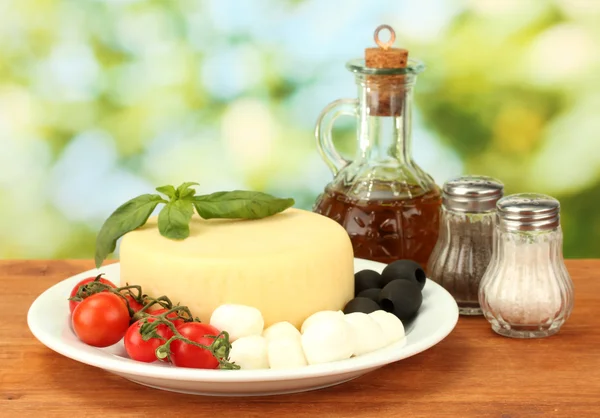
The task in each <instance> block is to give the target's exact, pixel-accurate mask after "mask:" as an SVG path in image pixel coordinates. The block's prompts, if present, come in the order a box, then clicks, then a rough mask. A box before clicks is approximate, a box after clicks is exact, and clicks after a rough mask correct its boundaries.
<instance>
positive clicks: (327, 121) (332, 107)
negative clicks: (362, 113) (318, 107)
mask: <svg viewBox="0 0 600 418" xmlns="http://www.w3.org/2000/svg"><path fill="white" fill-rule="evenodd" d="M340 116H354V117H356V118H358V100H357V99H339V100H336V101H334V102H331V103H329V104H328V105H327V106H326V107H325V108H324V109H323V111H322V112H321V114H320V115H319V117H318V119H317V126H316V128H315V138H316V139H317V149H318V150H319V153H320V154H321V157H322V158H323V160H324V161H325V163H326V164H327V166H328V167H329V169H330V170H331V171H332V172H333V175H334V176H335V175H336V174H337V173H338V172H339V171H340V170H341V169H342V168H344V167H345V166H346V165H347V164H348V163H349V162H350V161H348V160H346V159H345V158H344V157H342V156H341V154H340V153H339V152H338V150H336V149H335V146H334V145H333V140H332V138H331V130H332V129H333V124H334V123H335V120H336V119H337V118H339V117H340Z"/></svg>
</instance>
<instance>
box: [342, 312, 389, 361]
mask: <svg viewBox="0 0 600 418" xmlns="http://www.w3.org/2000/svg"><path fill="white" fill-rule="evenodd" d="M344 319H345V320H346V322H347V323H348V324H350V326H351V327H352V331H353V333H354V355H355V356H360V355H361V354H367V353H370V352H372V351H375V350H379V349H380V348H383V347H385V346H386V345H387V342H388V337H387V336H386V335H385V333H384V332H383V329H382V328H381V327H380V326H379V324H378V323H377V322H376V321H375V320H374V319H373V318H371V317H370V316H369V315H367V314H366V313H363V312H353V313H349V314H346V316H345V318H344Z"/></svg>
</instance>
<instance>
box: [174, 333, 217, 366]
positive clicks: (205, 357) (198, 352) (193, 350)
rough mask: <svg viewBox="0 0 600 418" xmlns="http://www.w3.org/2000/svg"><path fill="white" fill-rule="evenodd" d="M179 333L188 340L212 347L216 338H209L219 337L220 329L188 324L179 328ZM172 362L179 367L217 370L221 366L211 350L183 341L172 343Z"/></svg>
mask: <svg viewBox="0 0 600 418" xmlns="http://www.w3.org/2000/svg"><path fill="white" fill-rule="evenodd" d="M177 331H179V333H180V334H181V335H183V336H184V337H186V338H187V339H189V340H192V341H194V342H196V343H198V344H202V345H205V346H209V345H211V344H212V343H213V341H214V338H210V337H207V336H209V335H212V336H217V335H219V330H218V329H216V328H215V327H213V326H212V325H208V324H201V323H200V322H186V323H184V324H182V325H180V326H178V327H177ZM171 361H172V362H173V364H174V365H175V366H177V367H193V368H197V369H216V368H217V367H218V366H219V362H218V360H217V359H216V358H215V356H213V354H212V353H211V352H210V351H209V350H207V349H205V348H200V347H196V346H195V345H191V344H188V343H185V342H183V341H181V340H175V341H173V342H172V343H171Z"/></svg>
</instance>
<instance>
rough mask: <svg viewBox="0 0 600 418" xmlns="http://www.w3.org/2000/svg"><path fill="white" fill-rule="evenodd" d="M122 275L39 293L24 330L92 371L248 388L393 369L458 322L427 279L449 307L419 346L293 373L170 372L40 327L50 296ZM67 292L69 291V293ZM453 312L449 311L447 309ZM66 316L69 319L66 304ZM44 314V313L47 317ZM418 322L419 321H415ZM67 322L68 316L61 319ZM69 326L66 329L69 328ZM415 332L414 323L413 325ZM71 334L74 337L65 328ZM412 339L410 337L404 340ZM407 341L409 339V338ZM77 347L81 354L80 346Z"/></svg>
mask: <svg viewBox="0 0 600 418" xmlns="http://www.w3.org/2000/svg"><path fill="white" fill-rule="evenodd" d="M357 264H359V265H360V264H363V265H365V267H366V266H371V268H373V269H374V270H378V271H381V270H382V269H383V267H385V264H383V263H378V262H375V261H371V260H365V259H361V258H354V265H355V268H356V265H357ZM114 271H120V263H118V262H117V263H113V264H109V265H106V266H103V267H102V268H100V269H90V270H87V271H84V272H81V273H78V274H75V275H73V276H70V277H68V278H65V279H63V280H61V281H60V282H58V283H55V284H54V285H52V286H51V287H49V288H47V289H46V290H44V292H42V293H41V294H40V295H39V296H38V297H37V298H36V299H35V300H34V302H33V303H32V304H31V306H30V307H29V310H28V313H27V325H28V327H29V329H30V332H31V333H32V334H33V335H34V337H35V338H36V339H37V340H38V341H40V342H41V343H42V344H43V345H45V346H46V347H48V348H49V349H51V350H53V351H55V352H57V353H58V354H61V355H63V356H65V357H67V358H70V359H71V360H75V361H78V362H80V363H84V364H87V365H90V366H94V367H98V368H100V369H104V370H107V371H110V372H114V373H117V374H119V373H125V374H130V375H135V376H140V377H145V378H154V379H165V380H179V381H194V382H205V383H250V382H275V381H285V380H301V379H311V378H317V377H324V376H331V375H337V374H340V375H341V374H349V373H357V372H360V371H364V372H365V373H366V372H368V371H369V370H372V369H376V368H379V367H383V366H385V365H387V364H391V363H395V362H397V361H400V360H403V359H405V358H408V357H412V356H414V355H416V354H419V353H421V352H423V351H426V350H428V349H429V348H431V347H433V346H435V345H436V344H438V343H439V342H441V341H442V340H444V339H445V338H446V337H447V336H448V335H449V334H450V333H451V332H452V331H453V330H454V328H455V327H456V324H457V323H458V318H459V312H458V306H457V305H456V302H455V300H454V298H453V297H452V296H451V295H450V293H448V291H446V290H445V289H444V288H443V287H442V286H440V285H439V284H437V283H435V282H433V281H432V280H430V279H427V283H426V288H429V289H430V290H433V291H434V292H436V293H439V295H438V296H439V297H441V298H443V299H444V300H445V302H446V303H445V304H447V305H448V307H449V309H448V312H445V315H444V319H443V321H440V323H439V328H438V329H437V330H436V332H434V333H432V334H430V335H428V336H427V337H425V338H422V339H420V340H419V343H418V344H414V345H409V346H408V347H405V346H406V345H407V344H406V341H407V339H406V338H405V339H404V340H403V341H401V342H397V343H393V344H391V345H389V346H387V347H384V348H382V349H380V350H377V351H375V352H372V353H368V354H365V355H362V356H358V357H352V358H350V359H346V360H341V361H336V362H331V363H324V364H316V365H308V366H304V367H300V368H294V369H279V370H272V369H261V370H231V371H229V370H204V369H192V368H183V367H174V366H169V365H164V364H157V363H142V362H137V361H135V360H131V359H128V358H123V357H120V356H117V355H114V354H111V353H109V352H106V351H104V350H103V349H100V348H96V347H91V346H87V345H85V344H84V343H83V342H77V343H76V344H71V343H69V341H65V340H63V339H62V338H61V337H60V335H59V336H56V335H53V334H52V333H51V332H50V331H48V330H45V329H44V328H43V327H42V326H40V324H39V323H38V322H39V321H38V319H37V316H38V314H39V312H38V311H40V310H41V308H42V305H43V304H44V302H46V299H48V298H54V293H56V292H57V291H59V289H60V288H62V287H65V286H67V284H68V283H70V282H73V283H72V284H71V285H70V287H72V286H74V285H75V284H76V283H77V281H79V280H81V279H82V278H84V277H88V276H96V275H98V274H99V273H100V272H104V273H105V274H107V275H108V274H109V273H108V272H113V274H114ZM69 290H70V288H69ZM450 307H451V308H450ZM65 310H66V312H67V313H68V308H67V304H66V303H65ZM47 314H48V313H47V312H46V315H47ZM63 314H64V312H63V311H60V312H59V311H58V310H57V311H56V312H53V315H63ZM418 318H419V317H417V320H418ZM65 320H68V316H67V317H66V318H65ZM417 320H416V321H417ZM67 326H68V325H67ZM415 326H416V323H415ZM69 332H71V333H72V332H73V331H72V330H71V329H70V327H69ZM408 337H410V334H409V335H408ZM408 337H407V338H408ZM79 344H81V346H82V347H81V348H80V347H78V345H79Z"/></svg>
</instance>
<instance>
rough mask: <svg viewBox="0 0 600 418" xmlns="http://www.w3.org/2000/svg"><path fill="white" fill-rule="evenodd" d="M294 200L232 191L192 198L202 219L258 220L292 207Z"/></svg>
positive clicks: (265, 194) (243, 191)
mask: <svg viewBox="0 0 600 418" xmlns="http://www.w3.org/2000/svg"><path fill="white" fill-rule="evenodd" d="M294 203H295V202H294V199H291V198H288V199H280V198H277V197H274V196H271V195H269V194H267V193H262V192H251V191H245V190H234V191H231V192H216V193H212V194H209V195H202V196H194V207H195V208H196V211H197V212H198V215H200V216H201V217H203V218H204V219H211V218H229V219H260V218H265V217H267V216H271V215H275V214H276V213H279V212H282V211H284V210H286V209H287V208H289V207H291V206H293V205H294Z"/></svg>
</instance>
